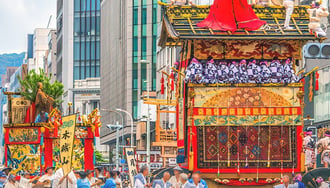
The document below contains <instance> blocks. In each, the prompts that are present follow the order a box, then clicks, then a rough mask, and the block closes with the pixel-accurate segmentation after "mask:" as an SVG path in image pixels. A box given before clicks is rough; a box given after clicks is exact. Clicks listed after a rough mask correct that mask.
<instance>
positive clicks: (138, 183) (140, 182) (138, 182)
mask: <svg viewBox="0 0 330 188" xmlns="http://www.w3.org/2000/svg"><path fill="white" fill-rule="evenodd" d="M148 173H149V170H148V167H147V166H142V167H141V168H140V173H139V174H138V175H136V176H135V177H134V188H144V187H151V184H150V183H148V182H147V180H146V176H147V175H148Z"/></svg>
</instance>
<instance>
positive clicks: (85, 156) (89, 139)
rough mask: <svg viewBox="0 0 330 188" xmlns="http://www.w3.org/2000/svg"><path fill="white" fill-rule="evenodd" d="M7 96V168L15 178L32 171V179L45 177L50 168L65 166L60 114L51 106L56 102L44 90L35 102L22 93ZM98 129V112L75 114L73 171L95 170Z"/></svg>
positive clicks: (5, 134)
mask: <svg viewBox="0 0 330 188" xmlns="http://www.w3.org/2000/svg"><path fill="white" fill-rule="evenodd" d="M38 86H39V83H38ZM4 94H5V95H7V97H8V112H9V113H8V124H4V138H5V144H4V148H5V159H4V164H5V166H8V167H11V168H13V170H12V173H13V174H15V175H22V174H23V173H24V172H29V173H31V175H33V176H37V175H41V174H43V172H44V170H45V169H46V168H47V167H55V169H58V168H60V167H62V162H61V161H60V153H61V150H60V140H61V137H60V132H61V127H62V125H63V122H62V115H61V112H60V111H59V110H58V109H57V108H53V107H52V105H51V104H52V102H53V99H52V98H51V97H50V96H48V95H47V94H45V93H44V92H43V91H42V87H41V89H38V93H37V95H36V100H34V101H30V100H27V99H25V98H24V97H22V96H21V93H19V92H4ZM99 127H100V116H99V115H98V109H95V110H94V111H93V112H92V113H91V114H89V115H88V116H86V115H82V116H80V115H79V114H77V115H76V121H75V131H74V135H75V136H74V141H73V148H71V150H72V159H70V160H71V164H72V166H71V167H72V169H75V170H87V169H89V170H93V169H94V165H95V157H94V143H95V138H96V137H98V136H99ZM68 149H69V150H68V151H71V150H70V148H68ZM70 153H71V152H70Z"/></svg>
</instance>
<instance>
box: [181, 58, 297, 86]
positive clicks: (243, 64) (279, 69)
mask: <svg viewBox="0 0 330 188" xmlns="http://www.w3.org/2000/svg"><path fill="white" fill-rule="evenodd" d="M299 80H300V78H299V77H298V76H296V74H295V71H294V70H293V67H292V59H291V58H288V59H287V60H285V61H284V62H281V61H280V60H279V59H276V58H275V59H274V60H272V61H267V60H262V61H259V62H257V61H256V60H254V59H250V60H241V61H228V62H227V61H225V60H222V61H219V62H216V61H215V60H213V59H212V57H209V59H208V61H207V62H206V63H205V62H202V61H199V60H197V59H196V58H193V59H192V60H191V63H190V64H189V66H188V67H187V70H186V76H185V82H186V83H197V84H216V83H231V84H237V83H252V84H268V83H286V84H287V83H295V82H298V81H299Z"/></svg>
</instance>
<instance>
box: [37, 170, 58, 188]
mask: <svg viewBox="0 0 330 188" xmlns="http://www.w3.org/2000/svg"><path fill="white" fill-rule="evenodd" d="M53 172H54V167H52V166H51V167H47V168H46V169H45V175H43V176H41V178H40V179H39V180H38V183H37V185H43V186H44V187H47V188H50V187H52V181H53V180H54V178H55V176H54V174H53Z"/></svg>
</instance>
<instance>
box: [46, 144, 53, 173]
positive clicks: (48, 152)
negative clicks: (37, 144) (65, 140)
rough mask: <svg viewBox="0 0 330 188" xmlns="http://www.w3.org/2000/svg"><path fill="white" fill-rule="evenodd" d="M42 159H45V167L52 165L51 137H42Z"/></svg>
mask: <svg viewBox="0 0 330 188" xmlns="http://www.w3.org/2000/svg"><path fill="white" fill-rule="evenodd" d="M44 145H45V150H44V154H45V156H44V159H45V167H47V166H53V157H52V156H53V140H52V139H51V138H44Z"/></svg>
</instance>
